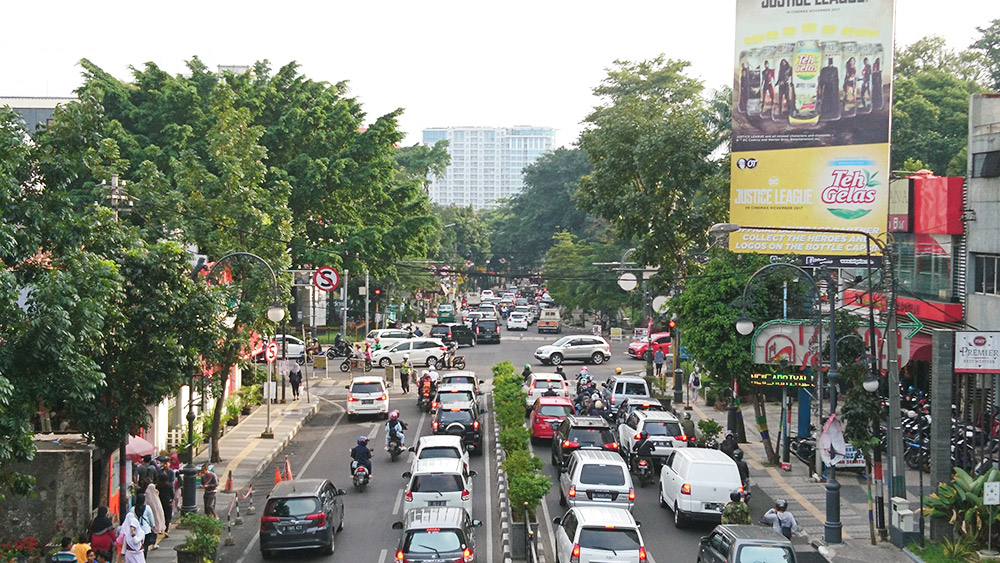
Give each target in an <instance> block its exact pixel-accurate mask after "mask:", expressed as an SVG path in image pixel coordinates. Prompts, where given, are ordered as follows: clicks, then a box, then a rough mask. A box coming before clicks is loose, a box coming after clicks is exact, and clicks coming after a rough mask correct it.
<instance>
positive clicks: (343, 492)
mask: <svg viewBox="0 0 1000 563" xmlns="http://www.w3.org/2000/svg"><path fill="white" fill-rule="evenodd" d="M337 494H338V495H346V494H347V491H345V490H344V489H337Z"/></svg>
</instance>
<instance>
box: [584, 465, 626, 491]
mask: <svg viewBox="0 0 1000 563" xmlns="http://www.w3.org/2000/svg"><path fill="white" fill-rule="evenodd" d="M580 482H581V483H583V484H584V485H608V486H611V487H620V486H622V485H624V484H625V471H623V470H622V468H621V466H620V465H600V464H596V463H588V464H586V465H584V466H583V468H582V469H580Z"/></svg>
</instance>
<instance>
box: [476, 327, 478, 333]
mask: <svg viewBox="0 0 1000 563" xmlns="http://www.w3.org/2000/svg"><path fill="white" fill-rule="evenodd" d="M476 334H479V327H478V326H477V327H476Z"/></svg>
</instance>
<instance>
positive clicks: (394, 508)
mask: <svg viewBox="0 0 1000 563" xmlns="http://www.w3.org/2000/svg"><path fill="white" fill-rule="evenodd" d="M401 504H403V489H400V490H399V492H398V493H396V504H394V505H393V506H392V513H393V514H399V505H401Z"/></svg>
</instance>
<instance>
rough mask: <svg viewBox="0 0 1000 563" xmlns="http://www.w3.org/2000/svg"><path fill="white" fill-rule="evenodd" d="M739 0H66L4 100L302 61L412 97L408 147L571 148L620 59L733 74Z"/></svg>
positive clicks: (1, 43) (958, 3) (45, 9)
mask: <svg viewBox="0 0 1000 563" xmlns="http://www.w3.org/2000/svg"><path fill="white" fill-rule="evenodd" d="M735 5H736V0H658V1H654V0H619V1H617V2H612V1H607V0H605V1H603V2H597V1H592V0H578V1H575V2H567V1H557V0H534V1H525V0H505V1H504V2H494V1H483V0H479V1H476V0H464V1H459V0H423V1H420V2H415V1H409V2H403V1H397V0H382V1H379V2H374V1H363V0H362V1H353V2H343V1H340V0H332V1H330V0H328V1H326V2H316V1H313V2H302V1H295V0H286V1H285V2H259V1H256V0H246V1H243V2H228V1H219V0H203V1H202V2H191V1H188V0H178V1H174V2H162V1H161V2H135V1H130V2H121V1H106V0H97V1H93V2H69V1H53V0H34V1H32V2H16V3H11V4H9V5H6V6H4V20H5V25H4V30H3V32H2V33H0V53H3V55H2V56H0V96H69V95H72V93H73V90H74V89H75V88H77V87H78V86H79V85H80V82H81V77H80V71H81V68H80V66H79V65H78V64H77V63H78V62H79V61H80V59H83V58H86V59H89V60H90V61H92V62H94V63H95V64H97V65H98V66H100V67H101V68H103V69H104V70H105V71H107V72H110V73H111V74H113V75H115V76H117V77H119V78H122V79H128V78H129V77H130V70H129V68H130V67H141V66H142V65H144V64H145V63H147V62H154V63H155V64H156V65H157V66H159V67H160V68H161V69H163V70H165V71H167V72H170V73H180V72H183V71H184V68H185V67H184V64H185V61H187V60H189V59H191V58H192V57H193V56H198V57H199V58H200V59H201V60H202V61H203V62H205V64H206V65H208V67H209V68H211V69H214V68H215V67H216V65H242V64H252V63H253V62H255V61H258V60H262V59H267V60H269V61H270V62H271V66H272V68H274V69H277V68H278V67H280V66H283V65H285V64H286V63H288V62H291V61H297V62H298V63H299V64H300V65H301V66H300V70H301V72H302V73H304V74H305V75H306V76H307V77H309V78H311V79H314V80H321V81H327V82H331V83H333V82H338V81H342V80H347V81H349V85H350V89H351V95H353V96H355V97H356V98H357V99H358V100H359V101H360V102H361V103H362V105H363V107H364V109H365V111H366V112H367V114H368V118H367V121H374V119H375V118H376V117H378V116H380V115H383V114H385V113H388V112H391V111H393V110H395V109H397V108H403V109H404V113H403V115H402V117H401V118H400V120H399V121H400V127H401V129H402V130H403V131H404V132H405V133H406V138H405V140H404V144H406V145H412V144H414V143H417V142H419V141H420V131H421V130H422V129H423V128H427V127H443V126H468V125H477V126H495V127H509V126H514V125H534V126H547V127H554V128H556V129H557V134H556V145H557V146H568V145H571V144H572V143H573V142H574V141H575V140H576V139H577V137H578V135H579V133H580V131H581V129H582V128H583V126H582V124H581V122H582V121H583V119H584V118H585V117H586V115H587V113H588V112H589V111H590V109H591V108H592V107H593V106H594V105H595V104H596V103H597V99H596V98H594V96H593V95H592V92H591V91H592V89H593V88H594V86H596V85H598V84H599V83H600V81H601V80H602V79H603V78H604V77H605V75H606V71H605V69H607V68H608V67H609V66H611V65H612V63H613V62H614V61H615V60H631V61H638V60H643V59H651V58H653V57H656V56H657V55H659V54H661V53H662V54H665V55H666V56H667V57H668V58H672V59H680V60H686V61H690V63H691V66H690V68H689V74H690V75H691V76H695V77H697V78H699V79H701V80H702V81H703V82H704V84H705V86H706V88H709V89H712V88H717V87H720V86H722V85H723V84H725V83H726V82H727V81H728V80H730V76H731V69H732V65H733V60H734V57H735V54H734V44H735V37H734V33H735ZM998 18H1000V1H997V0H947V1H945V0H897V3H896V43H897V45H908V44H910V43H912V42H914V41H916V40H917V39H920V38H921V37H923V36H925V35H931V34H936V35H941V36H943V37H945V38H946V40H947V41H948V43H949V46H951V47H953V48H955V49H964V48H966V47H967V46H968V45H969V44H970V43H971V42H972V41H973V40H974V38H975V37H977V35H978V34H977V32H976V29H975V28H976V27H977V26H979V27H986V26H988V25H989V23H990V22H991V21H993V20H994V19H998Z"/></svg>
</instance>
